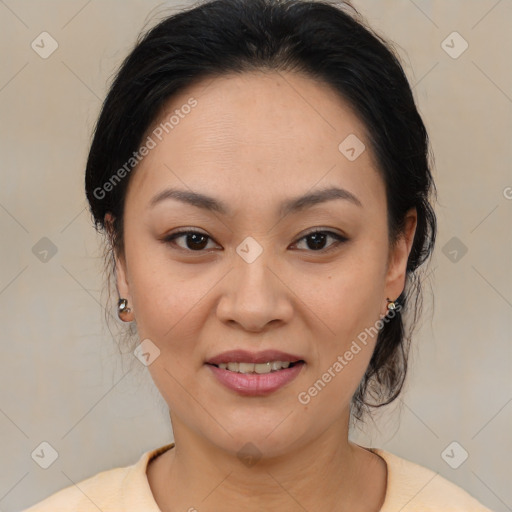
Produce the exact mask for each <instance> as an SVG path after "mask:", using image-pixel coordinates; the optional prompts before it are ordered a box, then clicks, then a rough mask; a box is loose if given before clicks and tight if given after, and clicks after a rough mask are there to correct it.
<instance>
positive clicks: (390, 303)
mask: <svg viewBox="0 0 512 512" xmlns="http://www.w3.org/2000/svg"><path fill="white" fill-rule="evenodd" d="M386 300H387V301H388V310H389V311H393V310H394V309H396V308H397V306H398V304H397V301H395V300H390V299H389V297H388V298H387V299H386Z"/></svg>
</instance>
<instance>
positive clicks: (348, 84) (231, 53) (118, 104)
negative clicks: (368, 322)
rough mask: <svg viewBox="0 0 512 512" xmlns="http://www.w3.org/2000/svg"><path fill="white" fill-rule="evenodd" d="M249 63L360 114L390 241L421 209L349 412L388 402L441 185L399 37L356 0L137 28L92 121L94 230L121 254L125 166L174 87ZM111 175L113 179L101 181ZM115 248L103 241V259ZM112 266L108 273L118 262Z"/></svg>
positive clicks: (214, 6)
mask: <svg viewBox="0 0 512 512" xmlns="http://www.w3.org/2000/svg"><path fill="white" fill-rule="evenodd" d="M350 9H351V11H350V12H348V11H349V10H350ZM252 70H268V71H295V72H299V73H303V74H305V75H306V76H308V77H311V78H312V79H314V80H318V81H321V82H323V83H326V84H328V85H330V86H331V87H332V88H333V89H334V90H335V91H337V92H338V93H339V96H340V97H341V98H342V99H343V100H344V101H346V102H348V104H349V105H351V107H352V108H353V109H354V111H355V113H356V115H358V116H359V118H360V119H361V120H362V121H363V124H364V126H365V129H366V137H367V140H368V141H369V143H370V147H371V151H372V153H373V155H374V156H375V160H376V162H377V165H378V170H379V172H380V173H381V174H382V177H383V179H384V182H385V187H386V196H387V207H388V226H389V233H390V244H392V243H393V242H395V241H396V240H397V237H398V235H400V234H401V233H402V232H403V228H404V223H403V221H404V216H405V213H406V212H407V211H408V210H409V209H410V208H413V207H414V208H416V211H417V216H418V217H417V218H418V223H417V228H416V233H415V237H414V242H413V246H412V249H411V253H410V256H409V260H408V263H407V279H406V286H405V289H404V291H403V292H402V294H401V295H400V297H399V298H398V301H399V304H400V305H401V312H400V313H397V314H396V315H395V316H394V317H393V318H392V319H390V320H389V321H387V322H385V323H384V325H383V327H382V329H381V330H380V332H379V334H378V339H377V343H376V347H375V351H374V353H373V355H372V358H371V360H370V363H369V365H368V368H367V370H366V373H365V375H364V377H363V379H362V380H361V382H360V384H359V387H358V389H357V391H356V392H355V394H354V396H353V397H352V402H351V409H352V410H351V413H352V416H353V417H355V418H356V419H357V420H359V419H361V418H362V416H363V414H364V412H365V411H367V410H368V409H367V408H368V407H380V406H382V405H386V404H388V403H390V402H392V401H393V400H395V399H396V398H397V396H398V395H399V393H400V391H401V389H402V386H403V383H404V381H405V376H406V372H407V360H408V352H409V345H410V334H411V333H412V329H413V327H414V324H415V323H416V320H417V317H418V314H419V312H420V310H421V309H422V308H421V302H422V301H421V287H420V284H421V282H420V281H421V280H420V278H419V275H418V272H416V269H417V268H418V267H419V266H420V265H421V264H422V263H424V262H425V261H426V260H427V258H428V257H429V256H430V254H431V252H432V250H433V247H434V242H435V236H436V217H435V214H434V211H433V208H432V206H431V204H430V198H431V195H435V185H434V182H433V179H432V175H431V172H430V164H429V156H431V155H430V150H429V141H428V136H427V132H426V129H425V126H424V124H423V121H422V119H421V117H420V115H419V113H418V111H417V109H416V106H415V102H414V98H413V95H412V91H411V88H410V86H409V83H408V81H407V78H406V76H405V73H404V71H403V69H402V67H401V65H400V62H399V59H398V57H397V56H396V54H395V51H394V49H393V48H392V46H391V45H390V44H389V43H387V42H386V41H385V40H384V39H382V38H381V37H380V36H379V35H377V34H376V33H375V32H374V31H373V30H371V29H370V28H368V27H367V26H366V23H365V22H364V20H363V19H362V18H361V16H360V15H359V13H357V11H356V10H355V9H354V8H353V7H352V6H351V5H350V4H349V3H344V4H341V5H340V6H337V5H336V4H331V3H329V2H327V1H302V0H213V1H209V2H206V3H202V4H199V5H196V6H194V7H193V8H189V9H187V10H185V11H182V12H178V13H174V14H173V15H172V16H169V17H167V18H166V19H164V20H163V21H161V22H159V23H158V24H157V25H156V26H155V27H153V28H152V29H151V30H149V31H148V32H147V33H146V34H145V35H144V36H142V37H140V38H139V40H138V42H137V44H136V46H135V48H134V49H133V51H132V52H131V53H130V54H129V55H128V57H127V58H126V59H125V60H124V62H123V63H122V65H121V67H120V69H119V71H118V73H117V75H116V77H115V79H114V81H113V83H112V85H111V87H110V90H109V93H108V95H107V97H106V99H105V102H104V104H103V107H102V110H101V114H100V116H99V119H98V122H97V125H96V129H95V133H94V137H93V141H92V145H91V148H90V153H89V157H88V161H87V168H86V175H85V188H86V194H87V199H88V201H89V204H90V211H91V213H92V216H93V218H94V223H95V227H96V229H97V230H99V228H102V229H103V230H106V231H108V234H109V237H110V243H111V246H112V250H113V251H115V254H117V255H121V256H123V255H124V244H123V209H124V200H125V194H126V190H127V186H128V183H129V179H130V176H127V177H126V178H124V179H122V180H121V179H119V174H118V175H117V176H116V172H117V171H118V170H119V169H121V168H123V166H125V167H124V168H125V169H126V162H128V161H130V158H132V156H133V153H134V152H136V151H137V149H138V148H139V146H140V144H141V143H142V142H143V137H144V136H145V135H146V133H147V130H148V129H149V127H150V125H151V123H153V122H154V121H155V120H156V118H157V116H158V115H159V114H160V113H161V112H162V109H163V108H164V107H165V105H166V103H167V102H168V101H169V99H170V98H171V97H172V96H173V95H175V94H176V93H178V92H180V91H182V90H183V89H184V88H186V87H187V86H190V85H192V84H194V83H196V82H198V81H199V80H200V79H204V78H208V77H211V78H213V77H215V76H221V75H225V74H227V73H243V72H246V71H252ZM135 168H136V164H135V165H134V169H135ZM131 174H132V173H130V175H131ZM112 180H115V182H113V181H112ZM106 183H113V184H114V185H115V186H111V187H104V185H105V184H106ZM107 189H108V193H107V192H106V191H107ZM99 190H101V193H99V192H98V191H99ZM107 212H111V213H112V215H113V216H114V219H115V220H114V223H113V225H112V226H111V231H110V230H109V229H110V228H109V226H105V224H104V216H105V214H106V213H107ZM112 254H113V253H112ZM112 254H111V253H110V250H109V249H108V248H107V252H106V256H107V257H110V256H111V255H112ZM111 264H112V260H110V265H111ZM111 270H112V272H111V274H110V275H112V274H113V271H115V268H114V267H111ZM391 298H393V297H391ZM411 298H413V299H414V302H413V309H412V312H413V318H412V320H411V325H410V331H409V332H408V333H407V334H406V332H405V329H404V321H403V319H402V314H403V313H407V305H408V303H409V300H410V299H411ZM369 397H371V398H373V399H374V402H373V403H371V402H370V401H368V400H367V398H369Z"/></svg>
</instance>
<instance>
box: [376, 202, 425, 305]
mask: <svg viewBox="0 0 512 512" xmlns="http://www.w3.org/2000/svg"><path fill="white" fill-rule="evenodd" d="M417 223H418V214H417V211H416V208H411V209H410V210H409V211H408V212H407V213H406V215H405V219H404V230H403V233H402V234H401V235H400V237H399V239H398V240H397V241H396V243H395V244H394V246H393V247H391V248H390V251H389V256H388V267H387V272H386V287H385V293H386V295H385V297H384V299H386V298H388V297H389V299H390V300H395V299H397V298H398V297H399V295H400V294H401V293H402V291H403V290H404V288H405V279H406V275H407V272H406V271H407V260H408V259H409V254H410V252H411V248H412V243H413V240H414V234H415V233H416V226H417ZM385 311H387V301H386V308H385Z"/></svg>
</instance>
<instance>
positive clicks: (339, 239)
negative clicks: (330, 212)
mask: <svg viewBox="0 0 512 512" xmlns="http://www.w3.org/2000/svg"><path fill="white" fill-rule="evenodd" d="M316 234H324V235H327V236H329V237H331V238H334V239H335V241H336V242H335V243H333V244H331V245H330V246H329V247H328V248H327V249H319V250H317V251H315V250H311V249H306V252H313V253H321V254H326V253H328V252H330V251H332V250H334V249H336V248H337V247H339V245H340V244H342V243H343V242H347V241H348V238H347V237H345V236H343V235H340V234H338V233H335V232H333V231H328V230H319V229H315V230H313V231H310V232H308V233H306V234H305V235H303V236H302V237H301V238H299V239H298V240H297V242H294V244H293V245H296V244H297V243H299V242H300V241H302V240H304V239H306V238H308V237H309V236H311V235H316ZM185 235H201V236H203V237H206V238H208V239H209V240H213V239H212V238H211V237H210V236H209V235H206V234H205V233H202V232H201V231H194V230H189V229H184V230H181V231H176V232H174V233H171V234H170V235H168V236H166V237H165V238H163V239H162V242H164V243H167V244H170V245H176V243H175V240H176V239H177V238H181V237H183V236H185ZM178 249H181V250H183V251H186V252H190V253H194V252H196V253H202V252H205V250H204V249H200V250H197V251H194V250H192V249H184V248H183V247H179V246H178Z"/></svg>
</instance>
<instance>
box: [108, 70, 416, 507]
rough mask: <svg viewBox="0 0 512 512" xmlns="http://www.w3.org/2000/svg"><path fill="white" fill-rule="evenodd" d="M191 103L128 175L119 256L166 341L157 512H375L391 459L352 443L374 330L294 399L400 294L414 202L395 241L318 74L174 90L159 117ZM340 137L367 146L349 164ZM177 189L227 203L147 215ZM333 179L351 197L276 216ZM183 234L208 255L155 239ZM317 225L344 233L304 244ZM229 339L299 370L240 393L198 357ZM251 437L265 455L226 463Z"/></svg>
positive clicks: (376, 176) (126, 283) (127, 286)
mask: <svg viewBox="0 0 512 512" xmlns="http://www.w3.org/2000/svg"><path fill="white" fill-rule="evenodd" d="M191 96H193V97H194V98H196V99H197V101H198V104H197V106H196V107H195V108H194V109H193V110H192V111H191V113H190V114H188V115H187V116H185V117H184V118H183V119H181V120H180V122H179V125H177V126H175V128H174V129H173V130H172V131H170V132H169V134H168V135H166V136H165V137H164V138H163V140H162V141H161V142H159V143H158V145H157V146H156V147H155V148H154V149H152V150H151V151H150V153H149V154H148V155H147V156H146V157H145V158H144V160H143V161H142V162H141V163H140V164H139V166H138V167H137V170H136V171H135V172H134V174H133V175H132V176H131V177H130V180H131V181H130V184H129V187H128V191H127V197H126V204H125V233H124V234H125V255H124V257H120V256H118V257H117V258H116V272H117V283H118V289H119V292H120V296H121V297H125V298H127V299H128V303H129V305H130V307H132V309H133V313H134V318H135V320H136V323H137V328H138V333H139V336H140V339H141V340H143V339H146V338H149V339H150V340H151V341H152V342H153V343H154V344H155V345H156V346H157V347H158V348H159V350H160V355H159V357H157V358H156V359H155V361H154V362H153V363H152V364H150V365H149V366H148V369H149V371H150V373H151V376H152V378H153V380H154V382H155V384H156V386H157V387H158V389H159V391H160V392H161V394H162V396H163V397H164V398H165V400H166V402H167V404H168V406H169V410H170V417H171V420H172V426H173V431H174V438H175V442H176V447H175V448H174V449H172V450H169V451H167V452H165V453H164V454H163V455H161V456H160V457H158V458H156V459H155V460H154V461H153V462H151V463H150V464H149V466H148V471H147V474H148V480H149V484H150V487H151V490H152V492H153V495H154V497H155V500H156V502H157V504H158V506H159V507H160V509H161V510H162V511H163V512H167V511H171V510H172V511H178V510H179V511H185V510H189V509H191V508H192V507H194V508H195V509H197V510H200V511H201V512H202V511H214V510H219V504H222V510H223V511H226V512H230V511H234V510H236V511H238V510H240V507H241V506H243V509H244V510H246V511H258V512H259V511H261V510H280V511H281V512H288V511H297V510H308V511H319V510H333V511H349V510H350V511H351V512H358V511H361V512H362V511H366V512H368V511H372V510H374V511H377V510H379V509H380V506H381V505H382V503H383V501H384V497H385V493H386V477H387V468H386V464H385V462H384V460H383V459H382V458H380V457H379V456H377V455H376V454H373V453H371V452H370V451H368V450H365V449H364V448H362V447H360V446H358V445H356V444H354V443H352V442H350V441H349V440H348V427H349V419H350V417H349V405H350V400H351V397H352V395H353V394H354V392H355V391H356V389H357V386H358V384H359V382H360V380H361V378H362V377H363V375H364V372H365V370H366V368H367V366H368V362H369V360H370V358H371V355H372V352H373V349H374V347H375V342H376V337H373V338H372V337H369V338H368V342H367V345H366V346H364V345H362V344H360V345H361V347H362V350H361V351H360V352H359V353H358V354H357V355H355V356H354V358H353V359H352V360H351V361H350V362H349V364H347V365H346V366H345V367H344V368H343V370H342V371H341V372H339V373H337V374H336V377H334V378H333V379H332V380H331V381H330V382H329V383H328V384H327V385H326V386H325V387H324V388H323V390H322V391H321V392H320V393H318V395H317V396H315V397H313V398H312V399H311V401H310V402H309V403H308V404H306V405H304V404H301V403H300V402H299V400H298V398H297V397H298V394H299V393H300V392H302V391H307V390H308V388H310V386H311V385H312V384H313V383H314V382H315V381H317V380H318V379H319V378H321V376H322V374H324V373H325V372H326V371H327V370H328V368H329V367H331V366H332V365H333V363H334V362H335V361H336V360H337V357H338V355H343V354H344V353H345V352H346V351H347V350H348V349H349V347H350V346H351V343H352V341H353V340H355V339H356V338H357V336H358V334H359V333H361V332H363V331H364V330H365V328H369V327H371V326H374V325H375V323H376V322H377V321H378V320H379V318H381V316H382V315H384V314H385V313H386V306H387V301H386V298H387V297H389V298H391V299H395V298H396V297H398V296H399V295H400V293H401V292H402V290H403V289H404V285H405V277H406V263H407V257H408V255H409V252H410V249H411V245H412V240H413V235H414V231H415V229H416V221H417V218H416V211H415V210H411V211H410V212H408V214H407V218H406V223H405V231H404V233H403V236H402V237H401V238H400V239H399V240H398V241H397V243H396V244H395V245H394V246H391V245H390V244H389V243H388V230H387V220H386V218H387V217H386V212H387V206H386V195H385V188H384V182H383V180H382V177H381V175H380V173H379V172H378V171H377V166H376V164H375V162H374V160H373V156H372V154H371V151H370V148H369V143H367V138H366V136H365V126H364V125H363V124H362V123H361V122H360V121H359V119H358V118H357V116H356V115H355V114H354V112H353V111H352V110H351V109H350V108H349V106H348V104H346V103H345V102H344V101H342V100H341V99H340V97H339V96H338V95H337V94H336V93H335V92H334V91H333V90H332V89H330V88H329V87H328V86H327V85H325V84H322V83H319V82H316V81H313V80H312V79H310V78H309V77H306V76H303V75H299V74H292V73H288V72H286V73H284V72H280V73H275V72H268V73H263V72H250V73H244V74H239V75H226V76H223V77H216V78H214V79H209V80H204V81H202V82H199V83H196V84H195V85H194V86H192V87H190V88H188V89H187V90H186V91H183V92H182V93H181V94H180V95H178V96H176V97H174V98H173V99H172V100H171V101H170V102H169V103H168V105H167V110H166V111H165V112H163V113H162V116H161V117H160V118H159V119H156V122H155V125H154V126H156V125H157V124H158V123H159V122H161V121H162V120H164V118H165V119H167V118H168V116H169V115H170V112H172V111H173V110H174V109H176V108H180V106H181V105H183V104H185V103H186V102H187V100H188V99H189V98H190V97H191ZM150 133H151V132H148V134H150ZM349 134H355V135H356V136H357V137H358V138H359V139H360V140H362V141H363V142H364V143H365V145H366V150H365V151H363V153H362V154H361V155H360V156H359V157H358V158H357V159H356V160H355V161H349V160H348V159H347V158H346V157H345V156H344V155H343V154H342V153H341V152H340V151H339V150H338V145H339V144H340V142H341V141H343V140H344V139H345V138H346V137H347V136H348V135H349ZM146 135H147V134H146ZM171 186H172V187H176V188H180V189H184V190H192V191H195V192H200V193H204V194H207V195H210V196H213V197H215V198H216V199H218V200H220V201H222V202H223V203H225V204H226V206H227V207H228V208H230V209H231V210H232V212H231V214H230V215H222V214H220V213H217V212H210V211H206V210H203V209H200V208H197V207H194V206H192V205H188V204H185V203H182V202H179V201H177V200H174V199H170V200H167V201H163V202H161V203H159V204H158V205H156V206H155V207H154V208H152V209H151V208H150V207H149V203H150V200H151V198H152V197H153V196H154V195H155V194H157V193H158V192H160V191H162V190H164V189H165V188H167V187H171ZM327 186H337V187H340V188H344V189H346V190H348V191H350V192H351V193H352V194H353V195H355V196H356V197H357V198H358V199H359V201H360V202H361V204H362V206H358V205H356V204H354V203H352V202H350V201H348V200H343V199H335V200H330V201H326V202H323V203H321V204H317V205H315V206H313V207H310V208H307V209H305V210H302V211H298V212H295V213H290V214H288V215H286V216H280V215H279V213H278V207H279V205H280V204H281V202H282V201H284V200H286V199H290V198H294V197H296V196H300V195H303V194H305V193H307V192H311V191H313V190H318V189H320V188H324V187H327ZM106 220H107V221H110V220H111V216H110V215H107V218H106ZM177 228H190V229H193V230H195V231H199V232H202V233H204V234H206V235H208V237H209V238H206V239H204V244H203V245H202V246H201V247H204V248H203V249H201V250H202V252H198V251H197V250H194V247H197V246H194V244H193V240H192V241H191V239H190V237H187V236H182V237H181V238H179V239H177V240H174V242H167V243H165V242H163V241H162V239H163V238H164V237H165V235H168V234H170V233H171V232H174V231H176V230H177ZM312 228H316V229H315V230H316V231H322V230H323V231H326V230H328V231H332V232H334V233H338V234H341V235H345V236H346V237H347V238H348V241H346V242H342V243H337V242H336V240H335V239H333V238H331V237H327V238H326V239H325V242H324V244H323V245H320V248H319V249H315V244H314V241H311V238H304V236H305V235H306V234H308V232H309V231H312ZM247 236H251V237H253V238H254V239H255V240H256V241H257V242H258V243H259V244H260V246H261V248H262V249H263V252H262V254H261V255H260V256H259V257H258V258H257V259H256V260H255V261H253V262H252V263H247V262H246V261H245V260H244V259H242V258H241V257H240V256H239V255H238V254H237V252H236V248H237V246H238V245H239V244H240V243H241V242H242V241H243V240H244V239H245V238H246V237H247ZM329 248H330V249H331V250H329V251H328V252H326V250H327V249H329ZM233 348H243V349H246V350H249V351H253V352H256V351H259V350H264V349H269V348H274V349H278V350H282V351H285V352H290V353H293V354H297V355H300V356H301V357H302V359H304V360H305V361H306V364H305V366H304V367H303V368H302V370H301V372H300V374H299V375H298V376H297V378H296V379H295V380H293V381H292V382H290V383H288V384H287V385H285V386H284V387H282V388H281V389H279V390H278V391H276V392H274V393H272V394H270V395H268V396H264V397H246V396H241V395H239V394H237V393H236V392H234V391H232V390H230V389H227V388H226V387H224V386H223V385H222V384H220V383H219V382H218V381H217V379H216V378H215V377H214V375H213V374H212V372H211V371H210V369H209V368H208V367H207V366H206V365H205V364H204V363H205V361H206V360H207V359H208V358H210V357H212V356H214V355H216V354H219V353H221V352H224V351H226V350H230V349H233ZM247 442H250V443H252V444H253V445H255V446H256V447H257V449H258V450H259V452H260V453H261V459H260V460H259V461H258V463H257V464H254V465H252V466H246V465H245V464H243V463H242V462H241V460H240V459H239V458H238V457H237V452H238V451H239V450H240V449H241V448H242V446H244V445H245V444H246V443H247ZM192 510H193V509H192Z"/></svg>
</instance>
